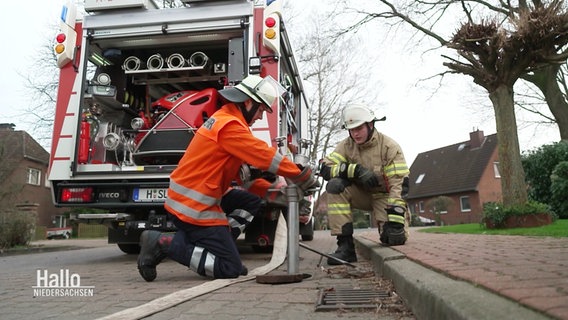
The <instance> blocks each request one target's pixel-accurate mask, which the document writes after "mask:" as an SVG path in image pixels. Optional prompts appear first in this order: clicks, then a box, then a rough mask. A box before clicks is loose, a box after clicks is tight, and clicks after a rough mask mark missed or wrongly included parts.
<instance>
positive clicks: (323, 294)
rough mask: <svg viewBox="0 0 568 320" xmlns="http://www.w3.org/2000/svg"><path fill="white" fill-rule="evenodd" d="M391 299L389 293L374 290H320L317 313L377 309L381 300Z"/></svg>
mask: <svg viewBox="0 0 568 320" xmlns="http://www.w3.org/2000/svg"><path fill="white" fill-rule="evenodd" d="M389 297H390V293H389V292H388V291H379V290H374V289H347V288H334V289H329V288H328V289H320V291H319V297H318V301H317V304H316V311H326V310H335V309H365V308H377V307H378V306H379V305H380V303H381V302H380V300H381V299H384V298H389Z"/></svg>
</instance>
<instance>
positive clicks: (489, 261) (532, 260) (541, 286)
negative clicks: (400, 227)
mask: <svg viewBox="0 0 568 320" xmlns="http://www.w3.org/2000/svg"><path fill="white" fill-rule="evenodd" d="M361 236H363V237H365V238H366V239H369V240H372V241H376V242H378V233H377V232H376V231H375V230H373V231H369V232H365V233H362V234H361ZM392 248H393V249H395V250H397V251H399V252H401V253H403V254H405V255H406V257H407V258H408V259H410V260H412V261H415V262H417V263H419V264H421V265H423V266H425V267H428V268H430V269H433V270H435V271H438V272H441V273H443V274H445V275H447V276H449V277H452V278H454V279H461V280H466V281H468V282H471V283H473V284H476V285H479V286H482V287H484V288H486V289H488V290H489V291H492V292H494V293H496V294H499V295H501V296H504V297H506V298H509V299H512V300H514V301H517V302H519V303H520V304H523V305H525V306H527V307H529V308H531V309H534V310H537V311H541V312H543V313H545V314H547V315H549V316H552V317H555V318H558V319H568V238H549V237H524V236H495V235H467V234H433V233H424V232H418V231H417V230H416V229H411V236H410V240H409V241H408V242H407V244H406V245H404V246H397V247H392Z"/></svg>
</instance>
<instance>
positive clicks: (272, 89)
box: [219, 75, 286, 113]
mask: <svg viewBox="0 0 568 320" xmlns="http://www.w3.org/2000/svg"><path fill="white" fill-rule="evenodd" d="M285 92H286V89H284V87H282V85H280V84H279V83H278V82H277V81H276V80H274V78H272V77H271V76H266V77H264V78H261V77H259V76H257V75H250V76H248V77H246V78H244V79H243V81H242V82H241V83H239V84H237V85H236V86H234V87H232V88H227V89H223V90H220V91H219V94H220V95H221V96H223V98H225V99H227V100H229V101H231V102H237V103H241V102H245V101H246V100H247V99H249V98H252V99H253V100H254V101H256V102H258V103H262V104H265V105H266V106H267V107H268V111H267V112H269V113H272V105H273V104H274V103H275V102H276V99H277V98H278V97H280V96H281V95H282V94H284V93H285Z"/></svg>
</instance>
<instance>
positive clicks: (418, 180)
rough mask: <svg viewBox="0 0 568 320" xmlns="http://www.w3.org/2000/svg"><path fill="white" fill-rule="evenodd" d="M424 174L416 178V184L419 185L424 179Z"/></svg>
mask: <svg viewBox="0 0 568 320" xmlns="http://www.w3.org/2000/svg"><path fill="white" fill-rule="evenodd" d="M425 175H426V174H425V173H421V174H420V175H419V176H418V178H416V184H419V183H420V182H422V179H424V176H425Z"/></svg>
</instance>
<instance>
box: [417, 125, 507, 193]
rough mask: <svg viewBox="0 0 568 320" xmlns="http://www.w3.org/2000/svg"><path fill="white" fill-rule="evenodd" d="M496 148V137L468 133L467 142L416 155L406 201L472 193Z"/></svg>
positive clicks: (480, 133)
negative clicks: (457, 193) (468, 138)
mask: <svg viewBox="0 0 568 320" xmlns="http://www.w3.org/2000/svg"><path fill="white" fill-rule="evenodd" d="M496 148H497V134H492V135H489V136H484V135H483V131H475V132H472V133H470V140H467V141H462V142H459V143H456V144H452V145H449V146H446V147H442V148H439V149H434V150H430V151H426V152H423V153H420V154H418V156H417V157H416V159H415V160H414V162H413V163H412V166H411V167H410V176H409V179H410V181H409V182H410V185H409V192H408V199H414V198H424V197H431V196H438V195H444V194H451V193H456V192H466V191H474V190H476V189H477V185H478V184H479V181H480V179H481V175H482V174H483V171H484V170H485V168H486V167H487V165H488V162H489V161H490V159H491V155H492V154H493V152H494V150H495V149H496Z"/></svg>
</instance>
